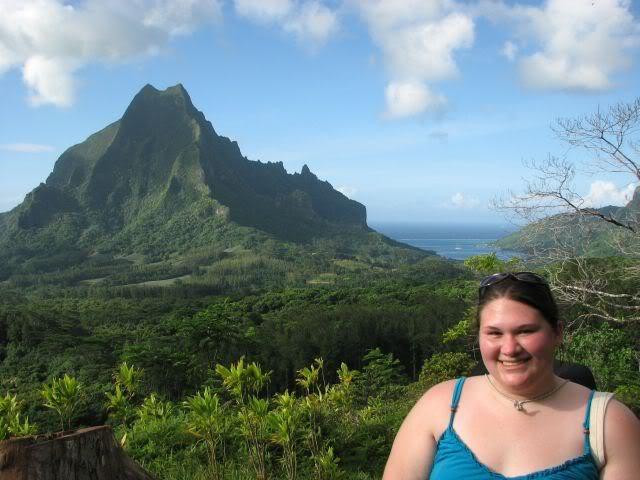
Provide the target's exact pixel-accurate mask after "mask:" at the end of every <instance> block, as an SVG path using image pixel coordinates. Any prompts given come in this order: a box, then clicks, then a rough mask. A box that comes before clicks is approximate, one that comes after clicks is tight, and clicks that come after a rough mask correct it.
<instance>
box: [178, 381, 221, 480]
mask: <svg viewBox="0 0 640 480" xmlns="http://www.w3.org/2000/svg"><path fill="white" fill-rule="evenodd" d="M183 405H184V406H185V408H186V409H187V411H188V415H187V430H188V431H189V432H190V433H191V434H193V435H195V436H196V437H198V438H200V439H201V440H202V441H204V442H205V444H206V446H207V451H208V452H209V465H210V468H211V473H212V477H213V478H214V479H215V480H218V479H221V478H223V471H222V466H223V464H224V460H225V453H224V452H225V448H224V440H225V434H226V433H227V430H228V426H229V421H228V415H229V413H228V412H227V411H226V409H225V408H224V407H223V405H222V404H221V403H220V398H219V397H218V395H217V394H215V393H212V391H211V389H210V388H209V387H205V388H204V390H203V391H202V392H200V391H199V392H197V393H196V394H195V395H194V396H192V397H189V398H187V400H185V401H184V403H183ZM220 451H221V452H222V453H220ZM220 456H221V457H222V458H220Z"/></svg>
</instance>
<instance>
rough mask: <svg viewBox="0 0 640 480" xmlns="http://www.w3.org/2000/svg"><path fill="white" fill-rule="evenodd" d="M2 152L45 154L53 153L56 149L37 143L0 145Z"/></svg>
mask: <svg viewBox="0 0 640 480" xmlns="http://www.w3.org/2000/svg"><path fill="white" fill-rule="evenodd" d="M0 150H5V151H7V152H17V153H43V152H53V151H54V150H55V147H52V146H51V145H39V144H37V143H6V144H4V145H0Z"/></svg>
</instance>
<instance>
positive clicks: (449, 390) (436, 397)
mask: <svg viewBox="0 0 640 480" xmlns="http://www.w3.org/2000/svg"><path fill="white" fill-rule="evenodd" d="M455 383H456V380H447V381H446V382H442V383H438V384H437V385H434V386H433V387H431V388H430V389H429V390H427V391H426V392H425V393H424V395H422V397H421V398H420V399H419V400H418V401H417V402H416V404H415V406H414V407H413V409H412V410H411V412H410V413H409V415H408V416H407V420H409V417H412V419H415V421H419V422H421V423H422V424H423V425H424V426H426V427H427V428H429V430H430V432H431V433H432V434H433V435H434V437H435V439H436V440H437V439H438V437H439V436H440V435H439V434H440V433H441V430H444V428H441V427H442V424H443V423H444V425H445V428H446V424H447V422H448V420H449V414H450V413H451V397H452V396H453V389H454V387H455Z"/></svg>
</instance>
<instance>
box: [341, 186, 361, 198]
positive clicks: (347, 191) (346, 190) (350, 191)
mask: <svg viewBox="0 0 640 480" xmlns="http://www.w3.org/2000/svg"><path fill="white" fill-rule="evenodd" d="M336 190H337V191H339V192H340V193H341V194H343V195H344V196H345V197H351V196H353V195H355V194H356V193H358V189H357V188H354V187H347V186H341V187H336Z"/></svg>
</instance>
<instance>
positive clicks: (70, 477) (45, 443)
mask: <svg viewBox="0 0 640 480" xmlns="http://www.w3.org/2000/svg"><path fill="white" fill-rule="evenodd" d="M0 478H1V479H2V480H155V479H154V478H153V477H152V476H151V475H150V474H149V473H147V472H145V471H144V470H143V469H142V468H141V467H140V466H138V465H137V464H136V463H135V462H134V461H133V460H131V459H130V458H129V457H128V456H127V454H126V453H125V452H124V451H123V450H122V449H121V448H120V445H118V442H116V439H115V437H114V435H113V432H112V430H111V427H109V426H100V427H91V428H83V429H81V430H76V431H73V432H61V433H57V434H52V435H38V436H34V437H22V438H12V439H10V440H4V441H2V442H0Z"/></svg>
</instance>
